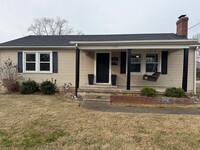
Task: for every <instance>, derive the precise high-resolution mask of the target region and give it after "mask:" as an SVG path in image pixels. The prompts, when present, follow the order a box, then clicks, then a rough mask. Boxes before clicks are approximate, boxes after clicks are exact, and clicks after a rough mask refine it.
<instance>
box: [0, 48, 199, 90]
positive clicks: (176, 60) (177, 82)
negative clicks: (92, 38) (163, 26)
mask: <svg viewBox="0 0 200 150" xmlns="http://www.w3.org/2000/svg"><path fill="white" fill-rule="evenodd" d="M18 51H19V50H1V51H0V61H1V63H2V62H3V61H5V60H6V59H8V58H10V59H11V60H12V61H13V62H14V63H17V52H18ZM53 51H57V52H58V73H23V77H24V78H25V79H29V78H30V79H33V80H35V81H37V82H42V81H44V80H51V78H53V79H56V80H57V85H58V86H63V85H64V83H68V82H71V83H72V85H73V86H74V85H75V61H76V60H75V58H76V57H75V50H53ZM121 51H122V50H112V51H111V57H117V58H118V64H117V65H111V74H116V75H117V85H124V86H126V79H127V75H126V74H120V53H121ZM123 51H126V50H123ZM161 51H162V50H156V51H155V50H133V51H132V53H135V54H139V53H141V54H142V56H143V58H142V59H143V61H145V58H144V56H145V55H144V54H145V53H153V52H158V53H160V54H161ZM163 51H166V50H163ZM94 56H95V51H82V50H81V51H80V86H85V85H88V74H95V57H94ZM194 57H195V51H194V50H189V64H188V67H189V68H188V91H189V92H192V91H193V88H194V60H195V59H194ZM160 61H161V60H160ZM144 66H145V63H143V65H142V67H144ZM143 74H144V73H140V74H134V73H131V86H162V87H173V86H175V87H182V75H183V49H181V50H168V74H167V75H162V74H161V75H160V77H159V79H158V80H157V82H149V81H145V80H143Z"/></svg>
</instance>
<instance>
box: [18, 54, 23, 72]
mask: <svg viewBox="0 0 200 150" xmlns="http://www.w3.org/2000/svg"><path fill="white" fill-rule="evenodd" d="M18 72H19V73H22V72H23V53H22V52H18Z"/></svg>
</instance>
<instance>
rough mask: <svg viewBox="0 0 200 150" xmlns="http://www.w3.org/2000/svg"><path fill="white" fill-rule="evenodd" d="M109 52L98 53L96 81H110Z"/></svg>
mask: <svg viewBox="0 0 200 150" xmlns="http://www.w3.org/2000/svg"><path fill="white" fill-rule="evenodd" d="M109 60H110V55H109V53H97V54H96V83H109Z"/></svg>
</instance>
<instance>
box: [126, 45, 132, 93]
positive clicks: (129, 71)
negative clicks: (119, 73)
mask: <svg viewBox="0 0 200 150" xmlns="http://www.w3.org/2000/svg"><path fill="white" fill-rule="evenodd" d="M130 87H131V49H128V63H127V83H126V89H127V90H130Z"/></svg>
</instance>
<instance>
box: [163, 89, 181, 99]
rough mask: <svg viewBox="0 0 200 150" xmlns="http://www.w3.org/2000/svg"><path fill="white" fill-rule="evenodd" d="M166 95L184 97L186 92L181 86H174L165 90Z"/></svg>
mask: <svg viewBox="0 0 200 150" xmlns="http://www.w3.org/2000/svg"><path fill="white" fill-rule="evenodd" d="M165 96H167V97H183V96H185V92H184V91H183V89H181V88H176V87H172V88H167V89H166V90H165Z"/></svg>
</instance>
